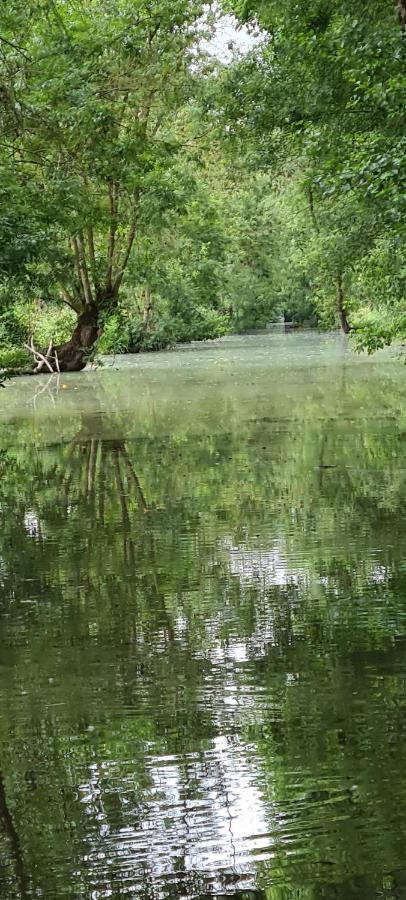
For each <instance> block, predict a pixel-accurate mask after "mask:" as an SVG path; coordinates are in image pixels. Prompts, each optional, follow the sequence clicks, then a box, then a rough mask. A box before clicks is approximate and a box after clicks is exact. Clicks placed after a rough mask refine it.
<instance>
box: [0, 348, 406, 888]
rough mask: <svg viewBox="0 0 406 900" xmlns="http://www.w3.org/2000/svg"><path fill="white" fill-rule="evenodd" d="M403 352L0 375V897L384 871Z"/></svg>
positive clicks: (392, 865) (364, 884)
mask: <svg viewBox="0 0 406 900" xmlns="http://www.w3.org/2000/svg"><path fill="white" fill-rule="evenodd" d="M405 400H406V368H405V366H404V365H402V363H401V362H400V361H399V360H397V359H396V358H395V357H391V356H390V354H381V355H378V356H377V357H374V358H372V359H367V358H365V357H357V356H354V355H352V354H351V353H350V352H349V351H348V350H347V349H346V345H345V342H344V341H343V340H341V339H340V338H338V337H329V336H328V337H320V336H317V335H313V334H311V333H309V334H301V335H297V334H292V335H286V336H284V335H277V334H274V335H265V336H249V337H245V338H230V339H225V340H224V341H222V342H219V343H214V344H207V345H203V346H200V347H197V348H185V349H184V350H181V351H176V352H173V353H162V354H156V355H155V354H150V355H148V356H139V357H133V358H126V359H124V360H120V361H119V363H116V364H115V366H114V365H107V366H106V367H105V368H103V369H102V370H99V371H97V372H85V373H83V374H81V375H77V376H74V375H72V376H64V377H63V380H62V379H61V383H60V385H59V391H58V390H57V384H56V380H55V378H53V379H51V381H50V382H49V383H48V382H47V378H46V377H44V378H41V379H24V380H23V379H21V380H19V381H15V382H13V383H10V384H9V385H8V386H7V387H6V389H5V390H2V391H1V392H0V529H1V530H0V616H1V620H0V773H1V774H0V896H1V897H2V898H3V897H4V898H32V897H35V898H46V900H51V898H52V900H54V898H64V897H69V898H82V897H83V898H89V900H101V898H103V900H104V898H122V897H126V898H127V897H141V898H148V900H149V898H154V900H155V898H156V900H158V898H159V900H166V898H191V897H200V898H203V897H212V896H216V897H234V898H239V900H254V898H255V900H259V898H261V900H265V898H266V900H287V898H295V900H321V898H339V900H352V898H362V900H373V898H385V900H389V898H391V900H395V898H404V897H406V742H405V738H406V692H405V688H406V562H405V554H404V548H405V538H406V518H405V501H406V463H405V455H404V447H405V434H406V403H405Z"/></svg>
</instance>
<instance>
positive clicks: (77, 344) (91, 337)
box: [52, 306, 99, 372]
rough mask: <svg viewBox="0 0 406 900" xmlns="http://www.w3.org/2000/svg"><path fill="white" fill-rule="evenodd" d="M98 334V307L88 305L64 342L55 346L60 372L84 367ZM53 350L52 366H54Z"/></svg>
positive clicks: (75, 370) (73, 370) (76, 370)
mask: <svg viewBox="0 0 406 900" xmlns="http://www.w3.org/2000/svg"><path fill="white" fill-rule="evenodd" d="M98 336H99V325H98V309H97V307H96V306H92V307H90V309H87V310H86V311H85V312H84V313H81V315H79V316H78V321H77V325H76V328H75V330H74V332H73V334H72V337H71V338H70V339H69V341H67V342H66V344H62V345H61V346H60V347H57V348H56V354H57V360H58V363H59V369H60V371H61V372H80V371H81V370H82V369H84V368H85V365H86V362H87V358H88V355H89V352H90V350H92V348H93V347H94V345H95V343H96V341H97V338H98ZM56 354H55V351H54V357H55V359H54V361H53V364H52V367H53V368H56V365H55V364H56Z"/></svg>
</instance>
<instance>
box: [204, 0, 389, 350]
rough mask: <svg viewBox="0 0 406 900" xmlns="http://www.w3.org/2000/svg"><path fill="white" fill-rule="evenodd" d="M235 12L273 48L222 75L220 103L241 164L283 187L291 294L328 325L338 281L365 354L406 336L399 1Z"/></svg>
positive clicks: (247, 6) (244, 3) (256, 1)
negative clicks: (259, 170) (266, 174)
mask: <svg viewBox="0 0 406 900" xmlns="http://www.w3.org/2000/svg"><path fill="white" fill-rule="evenodd" d="M226 5H227V4H226ZM230 7H231V8H232V9H233V10H234V12H235V13H236V14H237V15H239V16H240V18H241V19H242V20H243V21H248V22H250V21H254V20H257V21H258V22H259V24H260V26H261V27H262V28H263V29H264V35H265V39H264V40H263V42H262V44H261V46H260V47H259V49H257V50H255V51H254V52H253V53H252V54H251V55H250V56H249V57H247V58H246V59H244V60H243V61H242V62H241V61H237V62H236V63H235V65H234V66H233V67H232V68H231V69H230V70H228V71H225V72H223V73H222V75H221V78H220V81H219V85H220V87H219V99H218V105H219V106H220V108H221V111H222V116H223V123H224V126H223V127H225V132H224V135H225V139H226V140H227V141H228V145H229V147H230V148H231V149H232V152H233V153H234V155H235V156H236V157H237V158H238V154H240V153H241V148H242V147H244V148H245V153H246V157H245V158H246V161H247V163H248V165H250V166H252V167H253V166H255V167H256V168H258V166H261V167H262V168H268V169H269V170H270V171H271V172H274V173H275V175H276V177H277V178H278V177H279V178H282V179H283V181H284V187H283V203H284V204H285V205H284V209H283V210H282V217H281V218H282V229H281V241H280V244H279V246H280V250H281V251H282V252H281V253H280V259H281V262H282V269H285V272H286V277H285V278H284V279H283V282H284V286H283V287H282V293H283V296H284V297H285V298H287V300H288V305H292V306H293V308H294V309H297V308H300V306H301V303H302V302H304V303H305V305H306V304H307V303H308V301H309V294H310V297H311V303H312V304H313V306H314V310H315V313H316V315H317V317H318V319H319V322H320V324H324V325H328V326H331V324H332V323H333V322H334V320H335V321H337V312H338V313H340V310H336V306H337V290H336V287H337V284H338V283H340V284H342V286H343V289H344V296H343V298H342V299H341V300H340V304H341V305H342V304H344V306H345V312H346V313H347V314H348V316H349V319H350V323H351V325H352V327H353V328H354V329H355V330H356V333H357V346H358V347H362V346H367V347H368V348H369V349H370V350H371V349H372V348H373V346H374V345H376V346H381V345H382V344H384V343H388V342H390V341H391V340H393V339H395V338H396V337H397V336H401V335H402V333H403V313H402V307H403V308H404V305H405V286H404V272H403V273H401V272H400V271H399V270H400V269H401V268H402V265H401V263H400V260H399V253H398V249H397V248H400V247H402V245H404V243H405V229H404V222H405V213H406V207H405V197H406V190H405V171H404V165H403V162H404V158H405V141H406V138H405V133H404V96H405V79H404V63H405V44H404V35H403V33H402V29H401V28H400V27H399V23H398V21H397V17H396V9H395V4H394V3H393V4H390V3H389V4H388V3H386V2H384V0H375V2H373V3H372V4H368V5H365V3H363V2H362V0H357V2H355V4H354V2H352V0H351V2H350V0H344V2H342V0H334V2H332V3H329V4H326V3H324V0H311V2H310V3H304V2H299V3H295V4H292V3H290V2H288V0H283V2H281V3H279V2H278V3H276V2H273V0H266V2H264V0H252V2H251V0H241V2H239V0H236V2H231V3H229V4H228V8H230ZM286 185H287V187H286ZM287 217H288V220H287ZM389 248H391V249H390V250H389ZM392 251H394V255H393V259H392V258H391V257H392ZM398 260H399V262H398ZM292 271H293V276H294V277H293V282H294V283H293V285H291V286H290V287H287V282H288V280H289V277H290V274H291V272H292ZM295 283H296V285H297V289H295ZM368 309H369V310H370V315H367V313H366V310H368ZM385 310H386V311H385ZM367 319H368V322H369V324H368V327H366V326H365V322H366V320H367ZM389 320H390V324H389V325H388V321H389ZM364 338H365V342H363V339H364Z"/></svg>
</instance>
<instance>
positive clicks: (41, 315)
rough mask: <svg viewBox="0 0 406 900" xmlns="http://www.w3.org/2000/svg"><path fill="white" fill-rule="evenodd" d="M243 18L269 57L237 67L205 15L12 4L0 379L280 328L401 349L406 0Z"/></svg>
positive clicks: (319, 2)
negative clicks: (26, 353) (19, 371)
mask: <svg viewBox="0 0 406 900" xmlns="http://www.w3.org/2000/svg"><path fill="white" fill-rule="evenodd" d="M230 10H231V11H232V12H233V13H234V14H235V15H236V16H237V17H238V19H239V20H240V22H242V23H245V24H248V27H249V28H253V29H254V30H255V29H256V32H257V34H258V31H259V40H257V41H255V42H254V43H253V47H252V49H251V50H250V52H248V53H247V54H245V55H243V56H241V55H240V56H239V55H238V54H235V55H234V57H233V59H232V60H231V62H227V63H226V62H224V61H221V60H218V59H216V58H214V57H213V56H212V55H211V54H210V52H208V50H207V40H209V39H210V35H211V34H212V33H213V30H214V29H215V25H216V23H215V19H216V15H218V12H219V11H218V10H216V11H215V12H214V13H213V12H210V11H208V10H207V7H206V6H205V4H203V3H201V2H198V0H193V2H192V0H176V2H174V3H171V4H168V3H165V2H162V0H154V2H152V3H149V4H147V3H145V2H142V0H136V2H133V0H132V2H129V0H102V2H95V0H86V2H85V3H83V2H79V0H72V2H70V3H69V4H65V3H64V2H62V0H41V2H28V3H27V2H24V3H23V2H22V0H10V2H9V3H8V4H7V7H6V8H4V7H3V8H2V10H1V14H0V120H1V131H2V138H1V143H0V197H1V207H0V243H1V254H0V341H1V347H2V362H3V365H4V364H5V363H7V361H9V362H11V361H12V360H13V359H14V360H17V361H18V360H19V359H20V357H21V351H22V349H23V347H24V345H25V344H27V343H28V342H29V341H30V340H32V341H33V346H35V347H37V348H39V349H40V350H41V351H42V352H43V353H44V354H46V352H47V347H48V359H47V364H48V366H51V367H54V366H55V365H56V364H58V365H59V366H60V367H61V368H62V369H77V368H81V367H83V366H84V365H85V363H86V360H87V359H88V358H89V355H90V354H91V353H93V352H95V348H96V346H98V347H99V349H100V350H101V351H119V352H120V351H126V350H133V351H137V350H140V349H157V348H159V347H164V346H167V345H169V344H171V343H174V342H176V341H178V340H188V339H204V338H209V337H215V336H218V335H221V334H224V333H225V332H226V331H233V330H245V329H249V328H252V327H258V326H263V325H265V324H267V323H268V322H270V321H272V320H275V319H277V318H278V317H280V316H281V315H284V316H285V317H286V318H290V319H293V320H295V321H297V322H299V323H300V322H310V323H313V324H317V325H320V326H321V327H336V326H337V325H340V326H341V327H342V328H343V330H344V331H351V332H353V334H354V339H355V342H356V343H357V344H358V346H359V347H366V348H367V349H369V350H374V349H376V348H377V347H379V346H381V345H383V344H385V343H390V342H391V341H392V340H394V339H396V338H398V337H402V336H403V335H404V334H405V331H406V311H405V297H404V285H405V265H404V259H403V256H404V254H403V243H404V196H405V193H404V159H405V146H406V137H405V131H404V99H405V90H404V64H405V52H406V50H405V48H406V44H405V26H404V21H405V14H404V12H405V11H404V6H403V4H402V3H401V4H400V7H399V9H398V10H397V9H396V7H395V4H393V5H392V4H391V3H386V2H384V0H373V3H372V4H369V5H368V8H366V7H365V4H364V3H363V2H362V0H356V2H355V4H354V2H351V3H350V2H349V0H335V2H333V3H331V2H329V3H326V2H325V0H312V2H310V3H304V2H298V3H296V4H294V5H292V4H291V3H289V2H287V0H286V2H282V3H274V2H268V0H267V2H261V0H253V2H251V0H234V2H231V3H228V4H225V11H230ZM402 186H403V187H402ZM56 347H57V351H56V352H55V348H56ZM16 348H17V350H18V352H17V354H16ZM37 360H38V357H37ZM40 365H41V362H40ZM42 365H44V363H42Z"/></svg>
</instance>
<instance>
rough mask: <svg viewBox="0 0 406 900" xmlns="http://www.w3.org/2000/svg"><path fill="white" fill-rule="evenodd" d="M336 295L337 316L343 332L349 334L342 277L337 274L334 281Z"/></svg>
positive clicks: (349, 328) (349, 327)
mask: <svg viewBox="0 0 406 900" xmlns="http://www.w3.org/2000/svg"><path fill="white" fill-rule="evenodd" d="M336 297H337V312H338V318H339V320H340V326H341V329H342V331H343V332H344V334H349V333H350V331H351V326H350V324H349V321H348V319H347V313H346V310H345V307H344V291H343V279H342V277H341V275H338V277H337V282H336Z"/></svg>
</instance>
